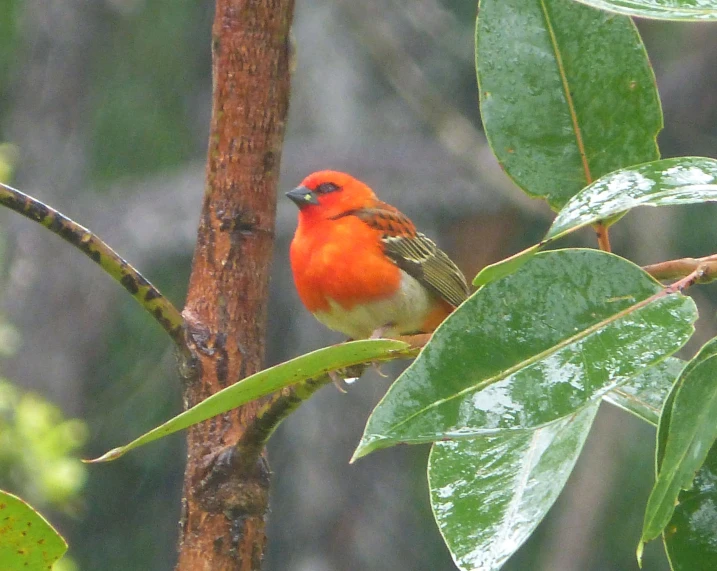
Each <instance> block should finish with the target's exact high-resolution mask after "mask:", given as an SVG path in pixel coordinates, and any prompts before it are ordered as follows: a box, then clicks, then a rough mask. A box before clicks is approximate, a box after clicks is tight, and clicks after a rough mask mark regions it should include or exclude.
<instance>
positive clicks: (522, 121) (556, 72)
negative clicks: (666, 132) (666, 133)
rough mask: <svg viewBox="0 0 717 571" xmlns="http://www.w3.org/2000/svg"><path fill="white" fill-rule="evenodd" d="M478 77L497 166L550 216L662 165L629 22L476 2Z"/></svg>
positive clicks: (641, 59) (641, 57)
mask: <svg viewBox="0 0 717 571" xmlns="http://www.w3.org/2000/svg"><path fill="white" fill-rule="evenodd" d="M476 73H477V76H478V85H479V91H480V105H481V116H482V118H483V124H484V126H485V131H486V135H487V137H488V141H489V143H490V145H491V147H492V149H493V152H494V153H495V155H496V157H497V158H498V161H499V162H500V163H501V165H502V166H503V167H504V169H505V171H506V173H507V174H508V175H509V176H510V177H511V178H512V179H513V180H514V181H515V182H516V184H518V186H520V187H521V188H522V189H523V190H524V191H525V192H527V193H528V194H530V195H531V196H536V197H542V198H545V199H546V200H547V201H548V203H549V204H550V206H551V207H552V208H553V209H555V210H558V209H560V208H561V207H562V206H563V205H564V204H565V203H566V202H567V201H568V200H569V199H570V198H571V197H572V196H574V195H575V194H576V193H577V192H578V191H579V190H580V189H581V188H583V187H584V186H586V185H588V184H590V183H591V182H593V181H594V180H596V179H597V178H599V177H601V176H603V175H605V174H607V173H609V172H611V171H614V170H617V169H619V168H623V167H626V166H629V165H634V164H638V163H644V162H647V161H653V160H656V159H657V158H659V153H658V149H657V143H656V137H657V134H658V132H659V131H660V129H661V128H662V111H661V109H660V103H659V98H658V96H657V89H656V87H655V78H654V74H653V72H652V69H651V67H650V64H649V62H648V59H647V55H646V53H645V49H644V46H643V45H642V41H641V39H640V36H639V34H638V32H637V29H636V28H635V26H634V24H633V22H632V21H631V20H630V18H628V17H626V16H616V15H614V14H609V13H606V12H603V11H600V10H595V9H593V8H590V7H588V6H584V5H582V4H579V3H577V2H573V1H571V0H481V1H480V3H479V12H478V20H477V27H476Z"/></svg>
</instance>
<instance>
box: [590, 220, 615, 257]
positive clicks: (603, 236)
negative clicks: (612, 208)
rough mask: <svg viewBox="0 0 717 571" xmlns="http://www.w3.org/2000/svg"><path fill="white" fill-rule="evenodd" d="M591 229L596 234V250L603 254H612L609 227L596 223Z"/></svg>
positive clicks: (602, 223)
mask: <svg viewBox="0 0 717 571" xmlns="http://www.w3.org/2000/svg"><path fill="white" fill-rule="evenodd" d="M593 228H595V233H596V234H597V241H598V248H600V249H601V250H602V251H603V252H612V249H611V248H610V234H609V233H608V231H609V227H608V226H607V225H606V224H605V223H604V222H598V223H597V224H595V225H594V226H593Z"/></svg>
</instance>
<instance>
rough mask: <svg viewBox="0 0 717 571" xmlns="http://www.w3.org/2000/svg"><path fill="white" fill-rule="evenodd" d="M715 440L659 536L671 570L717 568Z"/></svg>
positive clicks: (691, 570) (716, 457) (689, 570)
mask: <svg viewBox="0 0 717 571" xmlns="http://www.w3.org/2000/svg"><path fill="white" fill-rule="evenodd" d="M715 482H717V444H714V445H712V448H711V449H710V451H709V454H707V459H706V460H705V463H704V464H703V465H702V467H701V468H700V469H699V470H698V472H697V475H696V476H695V480H694V482H693V484H692V487H691V488H690V489H689V490H685V491H683V492H681V493H680V495H679V497H678V500H677V501H678V503H677V506H676V507H675V512H674V513H673V514H672V519H671V520H670V523H669V524H667V527H666V528H665V531H664V532H663V534H662V538H663V541H664V544H665V551H666V552H667V557H668V559H669V560H670V566H671V567H672V569H673V571H702V570H705V571H707V570H712V569H717V542H715V530H716V529H717V486H716V485H715Z"/></svg>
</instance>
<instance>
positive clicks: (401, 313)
mask: <svg viewBox="0 0 717 571" xmlns="http://www.w3.org/2000/svg"><path fill="white" fill-rule="evenodd" d="M434 303H435V301H434V299H433V297H432V295H431V294H430V293H429V292H428V290H426V288H425V287H423V286H422V285H421V284H420V283H419V282H418V280H416V279H415V278H414V277H412V276H410V275H408V274H407V273H406V272H404V271H403V270H401V285H400V287H399V290H398V291H397V292H396V293H395V294H394V295H393V296H391V297H387V298H383V299H381V300H377V301H372V302H367V303H361V304H357V305H354V306H353V307H352V308H351V309H345V308H343V307H341V306H340V305H339V304H338V303H336V302H335V301H334V300H331V299H330V300H329V304H330V306H331V308H330V309H329V310H328V311H320V312H316V313H315V314H314V315H315V316H316V318H317V319H318V320H319V321H320V322H321V323H323V324H324V325H326V327H328V328H330V329H333V330H334V331H339V332H341V333H343V334H345V335H348V336H349V337H351V338H352V339H366V338H367V337H370V336H371V335H372V334H373V333H374V332H375V331H376V330H378V329H381V328H383V330H382V331H381V334H382V335H383V336H395V335H402V334H405V333H412V332H415V331H419V330H420V329H421V326H422V325H423V322H424V320H425V319H426V316H427V315H428V313H429V312H430V311H431V309H432V307H433V305H434Z"/></svg>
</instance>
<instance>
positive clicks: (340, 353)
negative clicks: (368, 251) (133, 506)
mask: <svg viewBox="0 0 717 571" xmlns="http://www.w3.org/2000/svg"><path fill="white" fill-rule="evenodd" d="M407 348H408V344H406V343H404V342H402V341H394V340H390V339H364V340H361V341H350V342H348V343H341V344H340V345H334V346H332V347H324V348H323V349H319V350H318V351H313V352H312V353H307V354H306V355H302V356H301V357H297V358H296V359H291V360H290V361H286V362H285V363H281V364H279V365H275V366H274V367H269V368H268V369H264V370H263V371H259V372H258V373H256V374H254V375H251V376H249V377H247V378H246V379H244V380H242V381H240V382H238V383H235V384H233V385H230V386H228V387H227V388H225V389H222V390H221V391H219V392H218V393H216V394H213V395H212V396H210V397H209V398H207V399H205V400H203V401H202V402H200V403H199V404H197V405H195V406H193V407H192V408H190V409H188V410H185V411H184V412H183V413H181V414H179V415H177V416H175V417H174V418H172V419H170V420H168V421H167V422H165V423H164V424H162V425H160V426H158V427H156V428H153V429H152V430H150V431H149V432H146V433H145V434H143V435H142V436H140V437H139V438H137V439H135V440H133V441H132V442H130V443H129V444H125V445H124V446H120V447H119V448H113V449H112V450H110V451H109V452H106V453H105V454H103V455H102V456H100V457H99V458H95V459H94V460H88V461H87V462H108V461H110V460H116V459H117V458H119V457H120V456H122V455H123V454H126V453H127V452H129V451H130V450H132V449H134V448H137V447H139V446H142V445H144V444H148V443H149V442H153V441H154V440H158V439H160V438H163V437H165V436H169V435H170V434H173V433H175V432H177V431H179V430H184V429H185V428H189V427H190V426H192V425H194V424H197V423H199V422H203V421H205V420H207V419H209V418H211V417H213V416H216V415H218V414H222V413H224V412H227V411H229V410H232V409H233V408H237V407H238V406H241V405H243V404H244V403H247V402H249V401H252V400H254V399H258V398H260V397H262V396H265V395H268V394H270V393H273V392H274V391H277V390H279V389H281V388H283V387H288V386H289V385H293V384H296V383H298V382H301V381H305V380H306V379H313V378H316V377H318V376H320V375H325V374H326V373H327V372H329V371H335V370H336V369H340V368H343V367H349V366H351V365H355V364H357V363H365V362H367V361H372V360H376V361H380V360H381V359H382V358H386V357H388V356H391V355H392V354H393V353H395V352H396V351H402V350H405V349H407Z"/></svg>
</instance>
